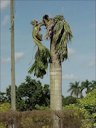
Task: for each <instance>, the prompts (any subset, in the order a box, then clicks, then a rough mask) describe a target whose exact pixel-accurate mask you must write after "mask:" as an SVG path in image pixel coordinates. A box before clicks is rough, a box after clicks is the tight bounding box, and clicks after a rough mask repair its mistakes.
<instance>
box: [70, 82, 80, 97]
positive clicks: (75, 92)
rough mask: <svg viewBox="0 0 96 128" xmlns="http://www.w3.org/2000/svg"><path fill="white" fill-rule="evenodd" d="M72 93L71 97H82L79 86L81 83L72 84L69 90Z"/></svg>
mask: <svg viewBox="0 0 96 128" xmlns="http://www.w3.org/2000/svg"><path fill="white" fill-rule="evenodd" d="M68 92H70V94H71V96H75V97H76V98H78V97H79V95H81V88H80V86H79V82H77V81H75V82H74V83H70V88H69V90H68Z"/></svg>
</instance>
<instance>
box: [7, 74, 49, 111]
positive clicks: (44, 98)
mask: <svg viewBox="0 0 96 128" xmlns="http://www.w3.org/2000/svg"><path fill="white" fill-rule="evenodd" d="M10 91H11V87H10V86H9V88H7V89H6V95H7V102H9V103H10V100H11V97H10ZM16 96H17V97H16V103H17V109H18V110H20V111H25V110H33V109H39V108H40V106H42V107H48V106H49V102H50V91H49V85H44V86H42V84H41V82H40V81H36V80H34V79H31V77H30V76H26V79H25V81H24V82H23V83H21V84H20V85H19V86H18V87H16Z"/></svg>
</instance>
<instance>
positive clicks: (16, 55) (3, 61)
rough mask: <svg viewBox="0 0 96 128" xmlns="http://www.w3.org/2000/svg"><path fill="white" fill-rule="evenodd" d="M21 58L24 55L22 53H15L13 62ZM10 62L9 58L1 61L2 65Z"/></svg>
mask: <svg viewBox="0 0 96 128" xmlns="http://www.w3.org/2000/svg"><path fill="white" fill-rule="evenodd" d="M23 57H24V53H23V52H16V53H15V62H17V61H19V60H21V59H22V58H23ZM10 61H11V59H10V57H8V58H2V59H1V62H2V63H9V62H10Z"/></svg>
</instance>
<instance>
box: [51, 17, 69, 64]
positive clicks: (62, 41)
mask: <svg viewBox="0 0 96 128" xmlns="http://www.w3.org/2000/svg"><path fill="white" fill-rule="evenodd" d="M58 17H59V16H58ZM60 17H61V16H60ZM71 39H72V31H71V28H70V26H69V24H68V23H67V22H66V21H65V20H64V19H63V18H62V19H59V18H58V22H57V23H56V24H55V26H54V29H53V41H54V42H55V43H56V50H57V53H58V55H59V58H60V61H61V62H63V61H64V59H67V58H68V49H67V43H68V42H69V41H71Z"/></svg>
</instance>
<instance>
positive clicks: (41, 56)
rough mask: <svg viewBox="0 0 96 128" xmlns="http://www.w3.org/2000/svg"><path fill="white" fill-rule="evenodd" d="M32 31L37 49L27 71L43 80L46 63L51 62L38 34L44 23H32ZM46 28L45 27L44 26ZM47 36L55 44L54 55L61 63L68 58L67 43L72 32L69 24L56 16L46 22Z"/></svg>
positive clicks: (48, 51) (48, 52)
mask: <svg viewBox="0 0 96 128" xmlns="http://www.w3.org/2000/svg"><path fill="white" fill-rule="evenodd" d="M32 25H33V30H32V38H33V41H34V43H35V44H36V45H37V47H38V49H37V52H36V54H35V61H34V63H33V64H32V66H31V67H30V69H29V71H28V72H29V73H34V75H35V76H36V77H40V78H43V76H44V75H45V74H46V70H47V68H48V63H50V62H51V53H50V50H48V49H47V48H46V47H45V46H44V45H43V44H42V42H41V41H42V35H41V34H40V30H41V26H44V25H45V24H44V21H42V22H41V23H38V21H36V20H34V21H32ZM45 26H46V25H45ZM46 29H47V36H48V37H49V39H50V40H51V41H53V42H54V44H55V49H56V54H58V59H59V62H60V63H61V62H63V61H64V60H65V59H67V58H68V49H67V43H68V42H69V41H70V40H71V38H72V31H71V29H70V26H69V24H68V23H67V22H66V20H65V19H64V17H63V16H61V15H57V16H55V17H54V18H50V19H49V21H48V26H47V27H46Z"/></svg>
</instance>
